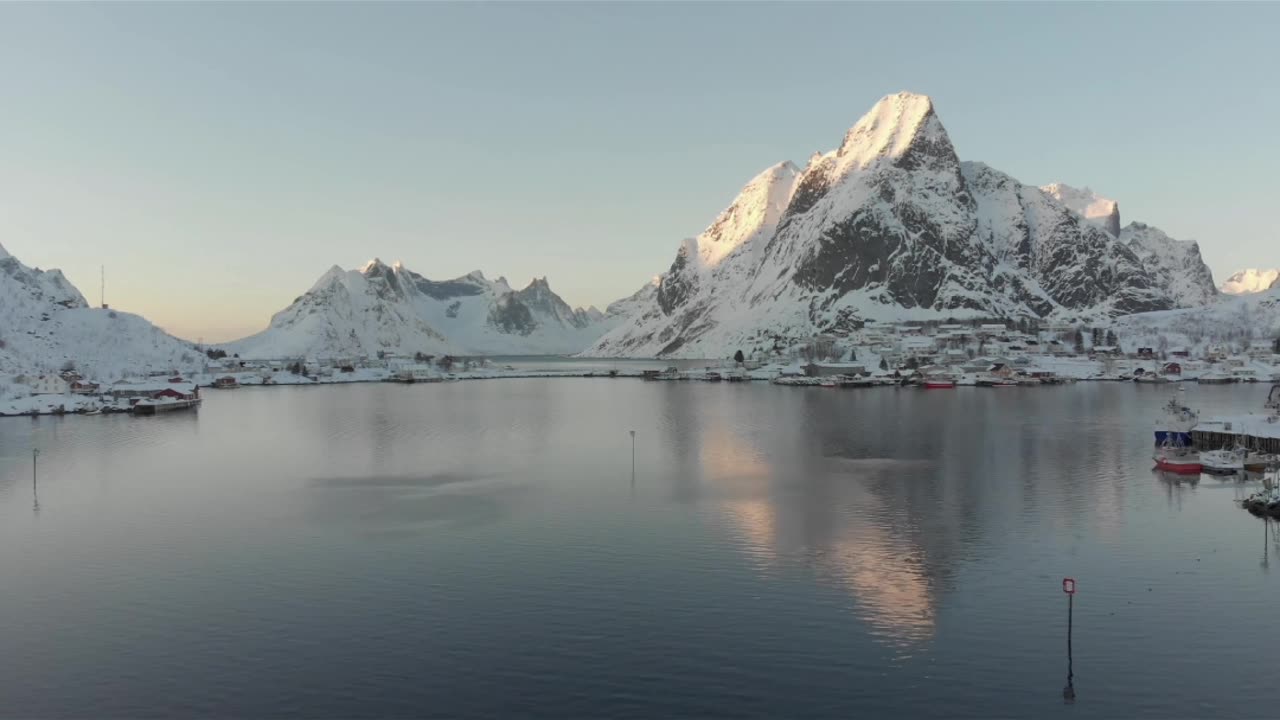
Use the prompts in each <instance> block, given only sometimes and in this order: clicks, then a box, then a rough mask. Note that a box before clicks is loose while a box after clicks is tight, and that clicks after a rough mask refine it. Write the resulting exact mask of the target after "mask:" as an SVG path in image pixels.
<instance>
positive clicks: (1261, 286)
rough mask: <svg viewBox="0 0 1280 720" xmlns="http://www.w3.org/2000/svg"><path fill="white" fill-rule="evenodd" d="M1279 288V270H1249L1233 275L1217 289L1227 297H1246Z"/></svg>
mask: <svg viewBox="0 0 1280 720" xmlns="http://www.w3.org/2000/svg"><path fill="white" fill-rule="evenodd" d="M1274 287H1280V270H1258V269H1256V268H1249V269H1247V270H1241V271H1240V272H1237V273H1233V274H1232V275H1231V277H1229V278H1227V280H1226V282H1224V283H1222V287H1221V288H1219V289H1220V290H1221V291H1222V292H1224V293H1226V294H1228V295H1247V294H1249V293H1256V292H1262V291H1263V290H1269V289H1271V288H1274Z"/></svg>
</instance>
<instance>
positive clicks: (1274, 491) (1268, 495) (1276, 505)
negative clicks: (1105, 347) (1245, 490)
mask: <svg viewBox="0 0 1280 720" xmlns="http://www.w3.org/2000/svg"><path fill="white" fill-rule="evenodd" d="M1240 504H1241V505H1242V506H1243V507H1244V509H1245V510H1248V511H1249V512H1251V513H1253V514H1254V515H1271V516H1272V517H1280V469H1277V468H1271V469H1269V470H1267V473H1266V475H1264V476H1263V478H1262V489H1261V490H1259V491H1258V492H1256V493H1254V494H1252V495H1250V496H1249V497H1247V498H1245V499H1244V500H1243V501H1241V503H1240Z"/></svg>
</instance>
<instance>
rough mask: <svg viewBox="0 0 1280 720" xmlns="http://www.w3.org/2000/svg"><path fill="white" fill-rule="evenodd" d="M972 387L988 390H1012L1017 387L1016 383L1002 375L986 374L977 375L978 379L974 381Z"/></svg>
mask: <svg viewBox="0 0 1280 720" xmlns="http://www.w3.org/2000/svg"><path fill="white" fill-rule="evenodd" d="M974 385H977V386H978V387H989V388H1012V387H1018V381H1017V380H1014V379H1013V378H1011V377H1006V376H1003V375H990V374H986V375H979V376H978V379H977V380H976V381H974Z"/></svg>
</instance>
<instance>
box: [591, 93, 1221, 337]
mask: <svg viewBox="0 0 1280 720" xmlns="http://www.w3.org/2000/svg"><path fill="white" fill-rule="evenodd" d="M1062 187H1063V188H1065V186H1062ZM784 198H785V200H784ZM1112 205H1113V207H1109V208H1105V212H1102V211H1103V208H1101V207H1099V208H1094V209H1093V210H1091V212H1093V213H1094V215H1095V216H1097V215H1098V214H1099V213H1101V214H1103V215H1104V216H1105V217H1103V218H1101V221H1097V220H1098V218H1096V217H1095V219H1094V220H1089V219H1086V217H1085V216H1084V215H1083V214H1081V213H1079V212H1077V211H1075V210H1072V209H1071V208H1070V207H1068V206H1067V205H1065V204H1064V203H1063V202H1062V201H1061V200H1059V199H1058V198H1057V197H1055V196H1054V195H1053V194H1051V193H1048V192H1045V191H1043V190H1041V189H1039V188H1036V187H1033V186H1029V185H1024V184H1022V183H1020V182H1018V181H1016V180H1014V179H1013V178H1011V177H1009V176H1008V175H1005V174H1004V173H1000V172H999V171H997V170H994V169H992V168H990V167H988V166H986V165H983V164H982V163H968V162H961V161H960V159H959V157H958V156H957V154H956V152H955V148H954V147H953V146H952V144H951V140H950V138H949V137H948V135H947V133H946V130H945V128H944V127H943V126H942V123H941V120H940V119H939V118H938V116H937V114H936V113H935V112H934V107H933V103H932V101H931V100H930V99H929V98H928V97H926V96H922V95H915V94H911V93H899V94H897V95H890V96H887V97H885V98H884V99H882V100H881V101H880V102H879V103H877V104H876V105H875V107H873V108H872V110H871V111H870V112H869V113H867V114H866V115H865V116H864V117H863V118H862V119H860V120H859V121H858V123H857V124H856V125H854V127H853V128H852V129H850V130H849V132H848V133H846V135H845V137H844V140H843V142H842V143H841V145H840V147H839V148H838V149H837V150H834V151H831V152H828V153H821V154H815V155H814V156H813V157H811V158H810V160H809V162H808V163H807V165H806V167H805V168H804V169H803V170H800V171H799V172H796V169H795V168H794V166H792V165H790V164H789V163H781V164H779V165H775V166H773V167H772V168H770V169H768V170H766V171H765V172H763V173H761V175H759V176H757V177H756V178H755V179H753V180H752V181H751V182H750V183H748V184H747V186H746V187H744V188H743V190H742V192H741V193H740V194H739V196H738V197H737V198H736V199H735V200H734V202H733V203H732V204H731V205H730V207H729V209H727V210H726V211H725V212H723V213H721V215H720V217H719V218H717V220H716V221H715V222H714V223H712V225H711V226H709V227H708V229H707V230H706V231H704V232H703V233H702V234H701V235H699V236H698V237H697V238H693V239H691V240H686V241H684V242H683V243H682V244H681V246H680V248H679V250H678V251H677V254H676V258H675V260H674V262H673V263H672V265H671V268H670V269H669V270H668V272H667V273H666V274H665V275H664V276H663V277H662V279H661V281H660V282H659V285H658V288H657V292H656V293H655V297H654V301H653V302H652V303H650V304H649V305H648V306H647V307H642V308H641V309H640V310H639V311H638V312H636V313H635V314H633V315H632V316H631V317H630V318H629V319H628V320H627V321H625V322H623V323H622V324H621V325H619V327H618V328H616V329H615V330H613V331H611V332H610V333H608V334H607V335H605V336H604V337H602V338H601V339H600V340H599V341H598V342H597V343H596V344H595V345H594V346H593V347H592V348H590V349H589V350H588V351H587V352H586V353H585V354H592V355H604V356H615V355H623V356H627V355H629V356H653V355H671V356H685V357H699V356H701V357H716V356H721V355H724V354H726V353H732V352H733V351H734V350H736V349H759V348H765V347H769V346H772V345H775V344H779V343H781V344H786V343H788V342H794V341H800V340H804V339H806V338H808V337H812V336H813V335H815V334H819V333H826V332H839V331H841V330H846V329H849V328H851V327H853V326H854V325H856V324H857V322H859V321H861V320H867V319H886V320H903V319H940V318H945V317H1015V318H1016V317H1048V316H1097V317H1101V316H1113V315H1118V314H1127V313H1133V312H1141V311H1149V310H1160V309H1167V308H1172V307H1175V306H1177V305H1178V304H1179V301H1180V299H1182V296H1183V294H1184V293H1182V291H1181V290H1180V289H1178V288H1175V287H1173V286H1174V285H1176V283H1174V282H1173V281H1172V280H1170V279H1167V278H1163V277H1161V275H1160V273H1158V272H1155V271H1154V270H1153V269H1152V268H1149V267H1148V266H1147V265H1146V264H1145V263H1144V261H1143V258H1142V257H1140V256H1139V254H1138V252H1136V251H1135V249H1134V247H1131V246H1130V244H1128V243H1126V242H1123V241H1121V239H1120V238H1119V237H1117V236H1115V235H1112V234H1111V233H1110V232H1108V229H1107V228H1108V227H1112V226H1114V224H1118V207H1115V206H1114V203H1113V204H1112ZM780 206H784V209H782V210H781V211H776V212H775V211H774V210H775V208H778V207H780ZM1112 215H1114V216H1115V223H1111V222H1110V218H1111V216H1112ZM730 220H732V222H730ZM1139 249H1141V248H1139ZM1194 254H1195V256H1196V257H1197V258H1198V254H1199V253H1198V249H1195V253H1194ZM1201 264H1202V263H1201ZM1205 273H1206V275H1207V268H1206V269H1205ZM1191 282H1192V284H1194V282H1195V281H1191ZM1209 292H1210V293H1212V284H1211V279H1210V286H1209ZM1188 295H1190V294H1188ZM1191 301H1193V302H1194V301H1198V298H1194V297H1193V298H1191Z"/></svg>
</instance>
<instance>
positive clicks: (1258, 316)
mask: <svg viewBox="0 0 1280 720" xmlns="http://www.w3.org/2000/svg"><path fill="white" fill-rule="evenodd" d="M1113 328H1114V329H1115V331H1116V333H1117V335H1119V336H1120V338H1121V339H1122V341H1123V345H1124V346H1125V348H1126V349H1129V350H1132V349H1133V348H1136V347H1139V346H1146V347H1153V348H1156V347H1159V348H1162V349H1163V348H1165V347H1177V346H1182V347H1186V348H1187V349H1189V350H1192V351H1193V355H1199V354H1200V352H1202V351H1203V350H1204V349H1206V348H1207V347H1210V346H1215V345H1217V346H1222V347H1223V348H1224V349H1227V350H1229V351H1240V350H1244V349H1247V348H1248V347H1250V345H1251V344H1253V343H1261V344H1264V345H1266V346H1270V345H1271V343H1272V342H1273V341H1274V340H1275V338H1277V337H1280V287H1277V288H1274V289H1271V290H1265V291H1262V292H1257V293H1251V294H1247V295H1221V296H1219V299H1218V300H1217V301H1216V302H1213V303H1210V304H1208V305H1205V306H1203V307H1196V308H1184V309H1180V310H1169V311H1164V312H1151V313H1141V314H1137V315H1129V316H1126V317H1121V318H1116V319H1115V321H1114V324H1113Z"/></svg>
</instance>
